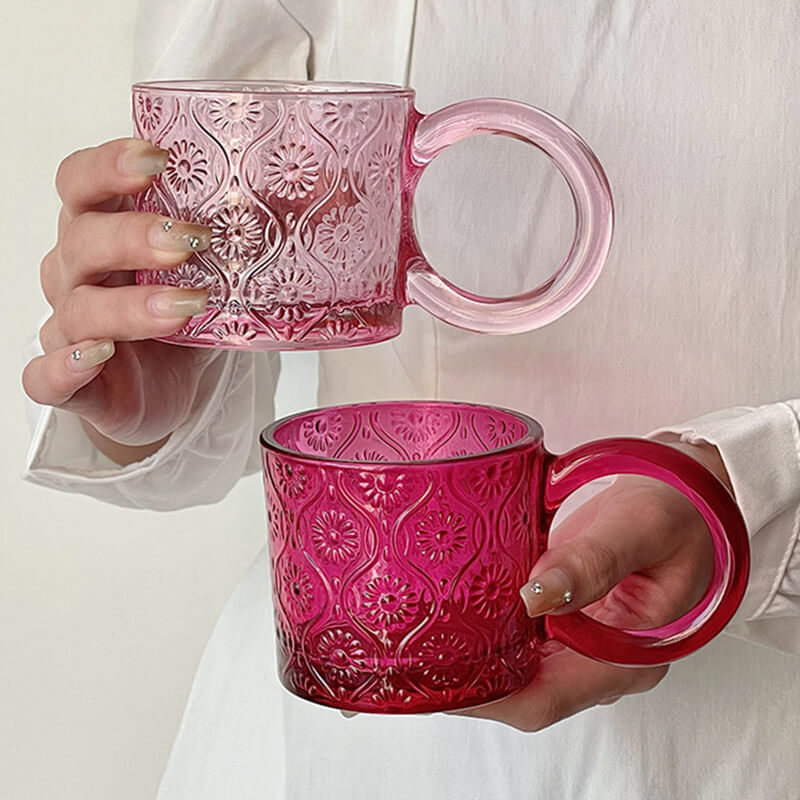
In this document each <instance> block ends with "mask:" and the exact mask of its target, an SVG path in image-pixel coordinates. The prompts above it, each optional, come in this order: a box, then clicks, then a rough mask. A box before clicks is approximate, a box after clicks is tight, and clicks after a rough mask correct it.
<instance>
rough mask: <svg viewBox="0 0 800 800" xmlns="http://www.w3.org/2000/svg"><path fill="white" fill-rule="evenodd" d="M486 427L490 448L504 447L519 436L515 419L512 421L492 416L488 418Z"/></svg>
mask: <svg viewBox="0 0 800 800" xmlns="http://www.w3.org/2000/svg"><path fill="white" fill-rule="evenodd" d="M487 427H488V429H489V446H490V447H492V448H495V447H505V446H506V445H509V444H511V443H512V442H513V441H515V440H516V439H518V438H520V434H519V433H518V430H517V428H518V427H519V425H518V423H517V422H516V420H515V421H514V422H513V423H512V422H511V421H509V420H506V419H502V418H500V417H498V418H495V417H492V418H490V419H489V423H488V426H487Z"/></svg>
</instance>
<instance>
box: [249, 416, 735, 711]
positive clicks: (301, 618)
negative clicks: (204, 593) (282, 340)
mask: <svg viewBox="0 0 800 800" xmlns="http://www.w3.org/2000/svg"><path fill="white" fill-rule="evenodd" d="M261 443H262V448H263V455H264V475H265V487H266V496H267V508H268V517H269V551H270V558H271V565H272V576H273V596H274V608H275V624H276V630H277V641H278V661H279V665H278V666H279V674H280V678H281V681H282V682H283V684H284V686H286V688H287V689H289V690H290V691H292V692H293V693H295V694H297V695H299V696H301V697H304V698H306V699H309V700H313V701H315V702H318V703H322V704H324V705H329V706H334V707H337V708H340V709H343V710H347V711H356V712H380V713H414V712H430V711H445V710H455V709H462V708H469V707H474V706H478V705H482V704H485V703H490V702H492V701H496V700H498V699H500V698H503V697H506V696H508V695H510V694H512V693H514V692H516V691H518V690H521V689H523V688H524V687H526V686H528V685H529V684H530V683H531V681H532V680H533V679H534V676H535V675H536V673H537V670H538V667H539V663H540V661H541V657H542V649H543V645H544V644H545V642H547V641H548V640H556V641H558V642H561V643H563V644H566V645H567V646H568V647H569V648H571V649H573V650H575V651H577V652H578V653H581V654H583V655H585V656H588V657H590V658H592V659H595V660H598V661H602V662H606V663H609V664H616V665H623V666H640V667H644V666H652V665H661V664H667V663H669V662H671V661H674V660H675V659H678V658H681V657H683V656H686V655H688V654H689V653H692V652H694V651H695V650H697V649H698V648H699V647H701V646H702V645H704V644H705V643H707V642H708V641H709V640H710V639H712V638H713V637H714V636H715V635H716V634H718V633H719V632H720V631H721V630H722V628H723V627H724V626H725V624H726V623H727V622H728V621H729V620H730V618H731V617H732V615H733V614H734V612H735V610H736V608H737V607H738V605H739V603H740V602H741V599H742V596H743V594H744V590H745V586H746V584H747V578H748V570H749V548H748V539H747V533H746V529H745V525H744V521H743V519H742V517H741V513H740V512H739V510H738V508H737V506H736V503H735V502H734V500H733V498H732V496H731V494H730V493H729V491H728V490H727V488H726V487H725V486H724V485H723V484H722V483H721V482H720V481H719V480H718V479H717V478H716V477H715V476H714V475H713V474H712V473H711V472H710V471H709V470H707V469H706V468H705V467H703V466H702V465H701V464H700V463H698V462H697V461H695V460H694V459H692V458H691V457H689V456H688V455H686V454H684V453H681V452H679V451H677V450H675V449H674V448H671V447H669V446H667V445H664V444H659V443H656V442H652V441H646V440H641V439H627V438H625V439H606V440H599V441H595V442H590V443H588V444H585V445H582V446H580V447H578V448H576V449H574V450H572V451H571V452H569V453H566V454H563V455H559V456H554V455H552V454H550V453H548V452H547V451H546V450H545V449H544V445H543V432H542V429H541V427H540V426H539V425H538V424H537V423H536V422H535V421H534V420H533V419H531V418H529V417H527V416H525V415H523V414H519V413H517V412H511V411H507V410H503V409H498V408H492V407H488V406H480V405H472V404H465V403H451V402H433V401H419V402H390V403H365V404H359V405H353V406H340V407H335V408H328V409H322V410H318V411H310V412H304V413H302V414H298V415H296V416H293V417H289V418H287V419H284V420H279V421H277V422H275V423H273V424H272V425H270V426H269V427H267V428H266V429H265V430H264V431H263V433H262V435H261ZM620 473H624V474H631V475H640V476H645V477H649V478H656V479H658V480H660V481H663V482H664V483H665V484H668V485H670V486H672V487H674V488H675V489H677V490H678V491H679V492H681V493H682V494H683V495H685V497H686V498H688V500H689V501H691V503H692V504H693V505H694V506H695V507H696V509H697V511H698V512H699V514H700V516H701V517H702V519H703V521H704V522H705V524H706V525H707V527H708V530H709V532H710V535H711V543H712V545H713V564H712V566H711V577H710V580H709V581H708V585H707V587H706V589H705V591H704V592H703V593H702V597H700V599H699V600H698V601H697V602H696V603H695V605H694V606H693V607H692V608H691V609H690V610H689V611H686V612H685V613H683V614H681V615H680V616H679V617H678V618H677V619H674V620H673V621H671V622H667V623H666V624H657V625H656V627H651V628H649V629H644V630H642V629H620V628H615V627H610V626H609V625H606V624H603V623H602V622H600V621H598V620H597V619H594V618H592V617H590V616H588V615H587V614H586V613H584V612H582V611H575V612H573V613H568V614H563V613H555V614H553V613H548V614H546V615H545V616H536V617H533V618H531V617H530V616H528V614H527V613H526V608H525V605H524V603H523V599H522V598H521V596H520V594H519V592H518V589H519V587H521V586H523V585H525V584H526V582H527V581H528V577H529V575H530V573H531V571H532V570H533V569H534V567H535V565H536V563H537V561H538V560H539V559H540V558H541V557H542V556H543V554H545V553H546V552H547V547H548V541H547V540H548V532H549V528H550V523H551V521H552V519H553V516H554V514H555V512H556V510H557V509H558V507H559V506H560V505H561V503H562V502H563V501H564V500H565V499H566V498H567V497H568V496H569V495H570V494H571V493H572V492H573V491H575V490H576V489H578V488H579V487H580V486H582V485H583V484H585V483H588V482H590V481H592V480H595V479H597V478H600V477H603V476H606V475H612V474H620ZM543 582H546V581H544V579H543ZM552 588H553V587H552V586H550V585H549V584H548V585H547V586H538V587H537V584H535V583H534V584H528V586H527V588H526V590H525V591H528V592H532V593H533V594H534V595H535V594H537V592H541V593H545V592H551V591H552ZM573 588H575V589H576V592H577V591H578V587H573ZM571 594H572V593H571V592H565V593H564V594H563V595H562V596H561V597H560V601H561V606H562V607H561V608H560V609H559V611H563V610H564V608H563V606H564V605H565V604H566V605H569V602H570V600H571V599H572V596H571ZM584 602H585V601H584ZM532 604H533V603H532ZM540 605H541V604H540ZM541 610H542V611H545V610H546V609H545V608H542V609H541ZM550 610H552V609H550Z"/></svg>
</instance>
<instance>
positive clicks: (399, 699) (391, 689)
mask: <svg viewBox="0 0 800 800" xmlns="http://www.w3.org/2000/svg"><path fill="white" fill-rule="evenodd" d="M372 702H373V703H379V704H381V705H385V706H402V705H405V704H406V703H410V702H411V695H410V694H409V693H408V692H407V691H406V690H405V689H398V688H397V687H396V686H394V685H393V684H391V683H389V682H388V681H386V680H384V681H383V685H382V686H381V688H380V689H379V690H378V691H377V692H373V693H372Z"/></svg>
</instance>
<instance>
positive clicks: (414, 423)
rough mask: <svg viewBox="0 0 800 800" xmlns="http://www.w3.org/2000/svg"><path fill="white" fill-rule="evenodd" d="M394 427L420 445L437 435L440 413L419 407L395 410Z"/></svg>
mask: <svg viewBox="0 0 800 800" xmlns="http://www.w3.org/2000/svg"><path fill="white" fill-rule="evenodd" d="M392 427H393V428H394V431H395V433H396V434H397V435H398V436H400V437H402V438H403V439H405V440H406V441H408V442H413V443H414V444H417V445H418V444H421V443H422V442H425V441H426V440H428V439H430V438H431V437H433V436H435V435H436V433H437V431H438V430H439V415H438V414H437V413H436V412H435V411H427V410H424V409H419V408H410V409H407V410H403V411H393V412H392Z"/></svg>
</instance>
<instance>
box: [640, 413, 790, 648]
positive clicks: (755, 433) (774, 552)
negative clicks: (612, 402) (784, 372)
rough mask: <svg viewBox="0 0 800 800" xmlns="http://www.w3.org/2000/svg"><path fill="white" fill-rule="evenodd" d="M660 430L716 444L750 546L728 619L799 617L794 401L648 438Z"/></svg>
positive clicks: (711, 417)
mask: <svg viewBox="0 0 800 800" xmlns="http://www.w3.org/2000/svg"><path fill="white" fill-rule="evenodd" d="M664 434H674V435H677V436H679V437H680V440H681V441H682V442H686V443H688V444H701V443H706V444H710V445H713V446H715V447H716V448H717V450H718V451H719V453H720V456H721V458H722V461H723V463H724V465H725V468H726V469H727V471H728V475H729V477H730V480H731V485H732V486H733V490H734V494H735V497H736V500H737V502H738V504H739V507H740V508H741V510H742V515H743V517H744V519H745V523H746V524H747V530H748V533H749V536H750V548H751V572H750V582H749V585H748V590H747V593H746V595H745V598H744V600H743V602H742V605H741V607H740V608H739V610H738V611H737V613H736V616H735V617H734V620H733V622H734V623H741V622H751V621H753V620H756V619H763V618H767V617H768V618H777V617H786V616H795V617H796V616H799V615H800V553H798V552H797V550H798V548H797V541H798V532H799V531H800V429H799V428H798V416H797V413H796V410H795V409H794V406H793V404H792V403H774V404H770V405H765V406H760V407H758V408H749V407H737V408H729V409H725V410H724V411H719V412H716V413H713V414H708V415H706V416H703V417H700V418H698V419H696V420H692V421H690V422H687V423H685V424H683V425H678V426H672V427H668V428H661V429H659V430H657V431H654V432H653V433H651V434H650V437H651V438H659V437H660V436H663V435H664ZM747 638H752V637H750V636H748V637H747Z"/></svg>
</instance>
